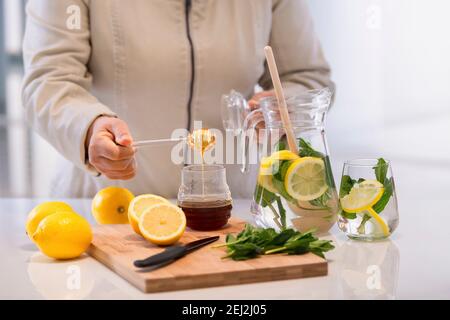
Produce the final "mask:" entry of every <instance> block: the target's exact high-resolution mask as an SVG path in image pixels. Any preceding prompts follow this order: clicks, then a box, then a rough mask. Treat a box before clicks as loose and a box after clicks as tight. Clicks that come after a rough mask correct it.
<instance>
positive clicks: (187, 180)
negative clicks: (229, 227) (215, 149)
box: [178, 165, 232, 231]
mask: <svg viewBox="0 0 450 320" xmlns="http://www.w3.org/2000/svg"><path fill="white" fill-rule="evenodd" d="M178 206H179V207H180V208H181V209H183V211H184V213H185V215H186V221H187V226H188V227H190V228H191V229H194V230H202V231H208V230H218V229H220V228H222V227H224V226H225V225H226V224H227V222H228V220H229V219H230V216H231V209H232V199H231V193H230V189H229V187H228V184H227V181H226V171H225V168H224V167H223V166H221V165H190V166H186V167H184V168H183V170H182V173H181V186H180V189H179V191H178Z"/></svg>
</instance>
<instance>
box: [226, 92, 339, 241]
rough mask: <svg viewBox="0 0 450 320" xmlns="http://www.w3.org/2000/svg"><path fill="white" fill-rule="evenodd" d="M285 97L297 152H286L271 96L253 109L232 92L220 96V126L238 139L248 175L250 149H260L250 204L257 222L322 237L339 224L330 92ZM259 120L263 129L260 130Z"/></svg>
mask: <svg viewBox="0 0 450 320" xmlns="http://www.w3.org/2000/svg"><path fill="white" fill-rule="evenodd" d="M285 94H286V103H287V107H288V113H289V117H290V120H291V123H292V128H293V133H294V136H295V139H296V141H297V144H298V153H294V152H291V151H290V150H288V143H287V139H286V132H285V130H284V127H283V124H282V121H281V117H280V114H279V109H278V103H277V100H276V98H275V97H274V96H270V97H265V98H263V99H261V100H260V103H259V108H258V109H256V110H254V111H251V110H250V108H249V106H248V104H247V101H246V100H245V99H244V97H243V96H242V95H241V94H240V93H238V92H236V91H231V92H230V94H228V95H224V96H223V97H222V118H223V125H224V127H225V130H226V131H227V132H231V133H232V134H234V135H235V136H238V137H239V138H240V139H238V140H240V149H241V153H242V156H241V159H242V172H244V173H245V172H247V171H248V165H249V162H250V159H251V156H252V155H251V154H250V150H252V146H253V150H254V149H257V150H258V156H257V158H258V159H259V173H258V178H257V182H256V187H255V192H254V196H253V201H252V206H251V212H252V214H253V215H254V220H255V223H256V224H257V225H258V226H260V227H265V228H269V227H270V228H275V229H278V230H280V229H284V228H289V227H292V228H295V229H297V230H299V231H301V232H304V231H307V230H311V229H316V231H317V232H318V233H325V232H327V231H328V230H329V229H330V228H331V227H332V226H333V224H334V223H335V222H336V221H337V214H338V211H339V209H340V207H339V200H338V195H337V192H336V185H335V182H334V178H333V174H332V170H331V163H330V157H329V152H328V146H327V142H326V136H325V119H326V114H327V111H328V109H329V107H330V104H331V98H332V95H333V93H332V91H331V90H330V89H329V88H324V89H319V90H310V91H302V92H295V91H294V92H292V91H291V92H285ZM263 122H264V123H265V129H262V128H260V127H261V124H262V123H263ZM256 128H259V129H258V130H255V129H256ZM255 132H256V133H257V134H255ZM255 136H257V137H259V139H255ZM255 145H256V148H254V147H255Z"/></svg>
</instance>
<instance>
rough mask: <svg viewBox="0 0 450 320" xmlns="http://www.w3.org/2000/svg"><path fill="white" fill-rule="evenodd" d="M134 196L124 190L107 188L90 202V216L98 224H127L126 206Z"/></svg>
mask: <svg viewBox="0 0 450 320" xmlns="http://www.w3.org/2000/svg"><path fill="white" fill-rule="evenodd" d="M133 198H134V195H133V194H132V193H131V192H130V191H129V190H128V189H125V188H120V187H107V188H105V189H102V190H100V191H99V192H98V193H97V194H96V195H95V197H94V199H93V200H92V214H93V216H94V218H95V220H96V221H97V223H98V224H126V223H128V206H129V205H130V202H131V200H133Z"/></svg>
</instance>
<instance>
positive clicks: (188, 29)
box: [185, 0, 195, 131]
mask: <svg viewBox="0 0 450 320" xmlns="http://www.w3.org/2000/svg"><path fill="white" fill-rule="evenodd" d="M191 6H192V0H185V15H186V35H187V39H188V42H189V47H190V51H191V81H190V85H189V99H188V104H187V113H188V120H187V121H188V123H187V129H188V131H191V117H192V114H191V113H192V110H191V109H192V98H193V95H194V81H195V59H194V45H193V43H192V37H191V27H190V25H189V12H190V11H191Z"/></svg>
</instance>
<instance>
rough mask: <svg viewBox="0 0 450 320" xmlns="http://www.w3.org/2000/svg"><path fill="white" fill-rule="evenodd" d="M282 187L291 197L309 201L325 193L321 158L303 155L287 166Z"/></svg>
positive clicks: (326, 187)
mask: <svg viewBox="0 0 450 320" xmlns="http://www.w3.org/2000/svg"><path fill="white" fill-rule="evenodd" d="M284 187H285V188H286V191H287V192H288V193H289V195H290V196H291V197H293V198H294V199H296V200H300V201H311V200H314V199H317V198H318V197H320V196H321V195H323V194H324V193H325V191H327V189H328V185H327V183H326V179H325V163H324V162H323V160H322V159H321V158H316V157H303V158H300V159H297V160H295V161H294V162H293V163H292V164H291V165H290V166H289V168H288V170H287V172H286V176H285V178H284Z"/></svg>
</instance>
